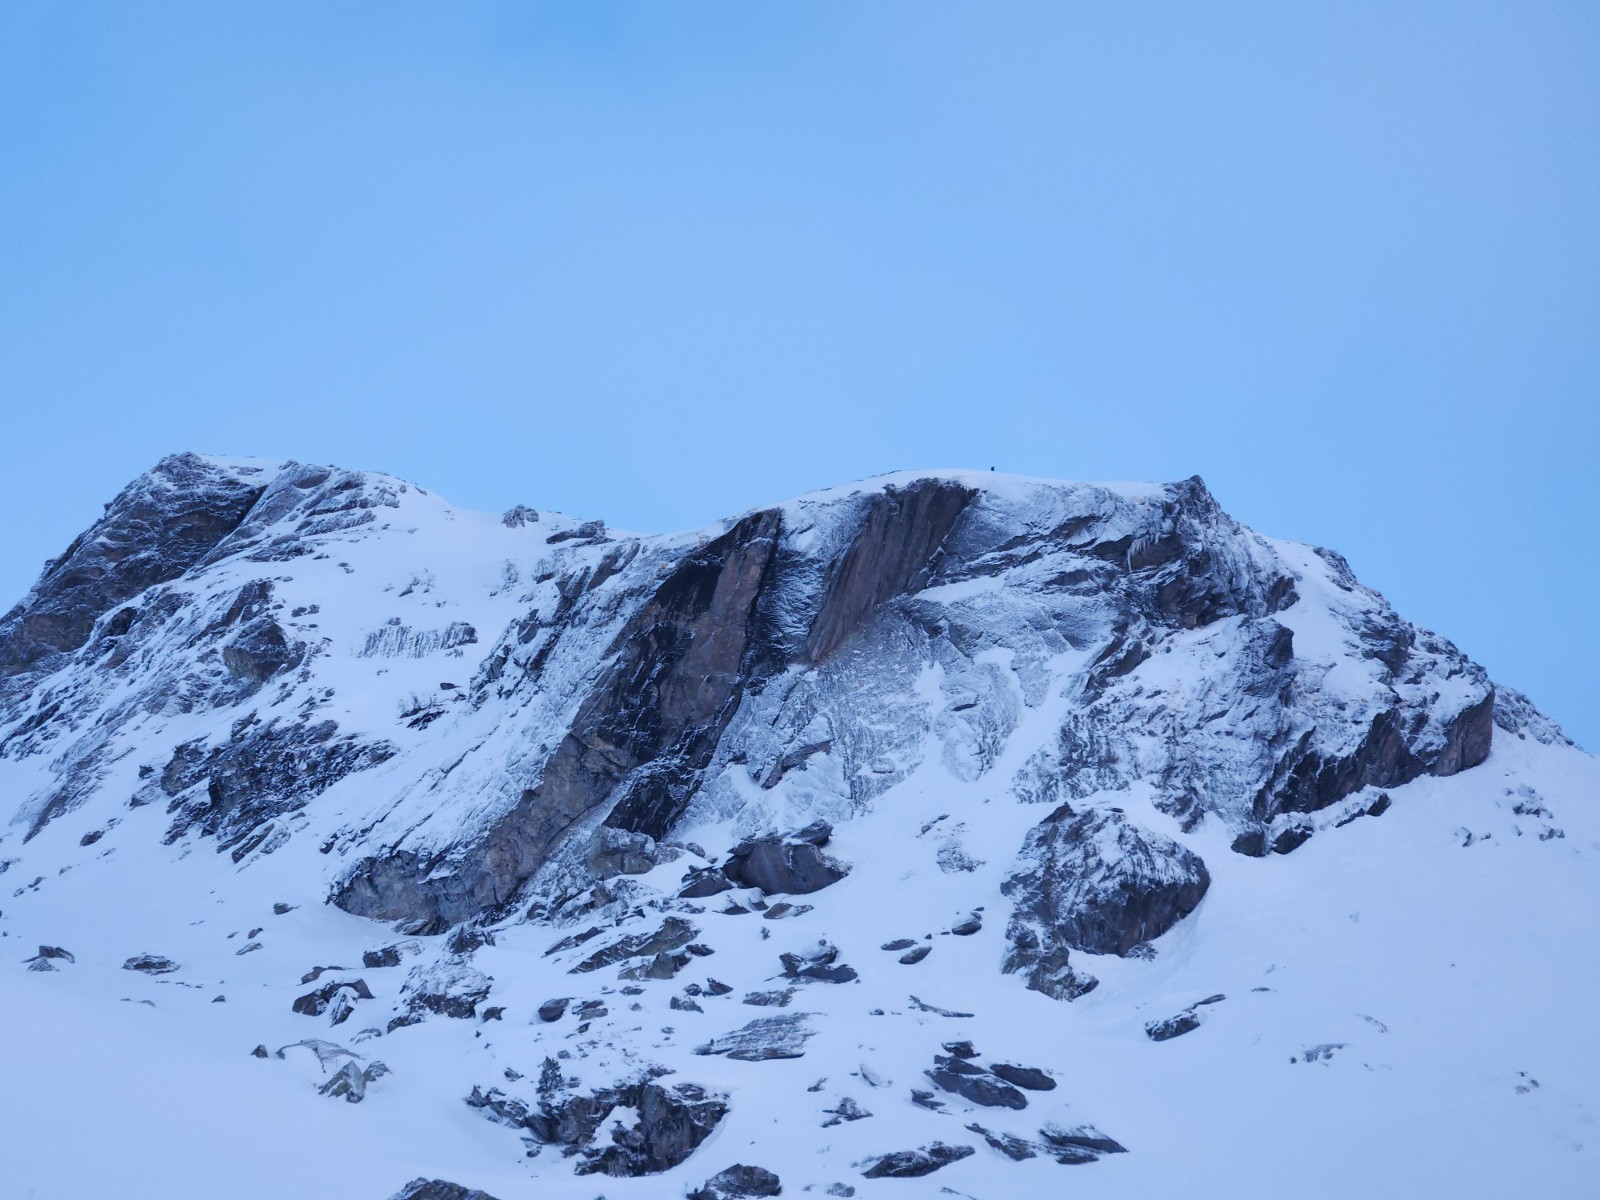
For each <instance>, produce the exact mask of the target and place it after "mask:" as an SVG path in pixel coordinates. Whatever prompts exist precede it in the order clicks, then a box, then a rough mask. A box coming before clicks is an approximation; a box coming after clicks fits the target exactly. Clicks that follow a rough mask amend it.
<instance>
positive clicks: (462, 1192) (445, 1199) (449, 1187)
mask: <svg viewBox="0 0 1600 1200" xmlns="http://www.w3.org/2000/svg"><path fill="white" fill-rule="evenodd" d="M507 515H508V516H509V515H510V514H507ZM389 1200H495V1198H494V1197H493V1196H491V1195H489V1193H488V1192H480V1191H478V1189H477V1188H465V1187H462V1186H461V1185H460V1184H459V1183H450V1182H447V1181H446V1180H443V1179H413V1180H412V1181H411V1182H410V1183H408V1184H406V1185H405V1187H403V1188H401V1189H400V1190H399V1191H398V1192H396V1193H395V1194H394V1195H393V1196H391V1197H390V1198H389Z"/></svg>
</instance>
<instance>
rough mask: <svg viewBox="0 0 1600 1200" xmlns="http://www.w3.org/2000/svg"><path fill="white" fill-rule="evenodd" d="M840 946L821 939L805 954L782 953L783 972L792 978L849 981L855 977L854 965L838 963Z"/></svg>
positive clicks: (825, 981) (828, 981)
mask: <svg viewBox="0 0 1600 1200" xmlns="http://www.w3.org/2000/svg"><path fill="white" fill-rule="evenodd" d="M838 957H839V948H838V947H837V946H835V945H833V943H831V942H825V941H819V942H818V943H817V944H816V946H815V947H814V948H812V949H811V950H808V951H806V952H805V953H804V954H780V955H779V956H778V961H779V962H781V963H782V964H783V973H784V974H785V975H787V976H788V977H789V978H790V979H816V980H820V981H821V982H823V983H849V982H850V981H851V980H853V979H855V977H856V973H855V969H854V968H853V967H847V966H845V965H843V964H842V963H837V962H836V960H837V959H838Z"/></svg>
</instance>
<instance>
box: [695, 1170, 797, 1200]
mask: <svg viewBox="0 0 1600 1200" xmlns="http://www.w3.org/2000/svg"><path fill="white" fill-rule="evenodd" d="M782 1192H783V1185H782V1184H781V1183H779V1181H778V1177H777V1176H776V1175H774V1174H773V1173H772V1172H771V1171H768V1170H767V1169H766V1168H765V1167H747V1166H745V1165H744V1164H742V1163H740V1164H736V1165H734V1166H731V1167H729V1168H728V1169H727V1170H726V1171H718V1172H717V1173H716V1174H715V1175H713V1176H712V1177H711V1178H710V1179H708V1180H706V1181H705V1183H704V1184H703V1185H701V1186H700V1187H698V1188H696V1189H695V1190H694V1191H692V1192H690V1193H689V1198H688V1200H753V1198H755V1197H761V1196H777V1195H780V1194H782Z"/></svg>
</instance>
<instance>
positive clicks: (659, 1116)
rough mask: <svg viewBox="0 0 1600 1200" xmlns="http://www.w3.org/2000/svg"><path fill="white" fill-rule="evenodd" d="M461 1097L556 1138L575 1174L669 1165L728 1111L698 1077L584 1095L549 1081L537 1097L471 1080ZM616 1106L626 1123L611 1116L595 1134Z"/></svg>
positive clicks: (626, 1172)
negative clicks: (574, 1158)
mask: <svg viewBox="0 0 1600 1200" xmlns="http://www.w3.org/2000/svg"><path fill="white" fill-rule="evenodd" d="M547 1061H548V1060H547ZM551 1082H552V1085H554V1084H556V1083H557V1082H558V1081H557V1080H556V1079H552V1081H551ZM467 1104H468V1105H469V1106H470V1107H472V1108H476V1109H480V1110H482V1111H483V1112H484V1114H485V1115H486V1116H488V1117H489V1118H490V1119H491V1120H494V1121H496V1122H497V1123H499V1124H502V1125H509V1126H511V1127H512V1128H519V1129H524V1130H526V1131H528V1133H529V1134H531V1135H532V1136H533V1138H534V1139H535V1140H536V1141H538V1142H542V1143H545V1144H556V1145H561V1146H563V1147H564V1148H565V1152H566V1153H569V1154H575V1155H578V1156H579V1159H580V1161H579V1163H578V1166H577V1167H576V1173H577V1174H579V1175H593V1174H605V1175H615V1176H637V1175H657V1174H660V1173H661V1172H662V1171H669V1170H671V1169H672V1168H673V1167H675V1166H677V1165H678V1164H679V1163H681V1162H683V1161H684V1160H685V1159H687V1158H688V1157H689V1155H690V1154H692V1153H693V1152H694V1150H695V1148H696V1147H697V1146H699V1145H700V1143H701V1142H703V1141H705V1139H706V1138H707V1137H709V1136H710V1134H711V1132H712V1131H713V1130H714V1129H715V1128H716V1127H717V1124H718V1122H720V1121H721V1120H722V1118H723V1117H725V1116H726V1115H727V1114H728V1103H727V1097H726V1096H723V1095H719V1094H717V1093H714V1092H708V1091H707V1090H706V1089H705V1088H702V1087H700V1086H699V1085H698V1084H693V1083H679V1084H674V1085H672V1086H670V1087H668V1086H663V1085H662V1084H659V1083H657V1082H655V1081H654V1080H653V1079H649V1078H646V1079H642V1080H639V1081H637V1082H635V1083H631V1084H623V1085H619V1086H616V1087H610V1088H603V1089H601V1090H599V1091H596V1092H592V1093H589V1094H586V1095H573V1096H563V1095H561V1094H560V1089H559V1088H558V1087H556V1086H552V1087H550V1088H543V1087H542V1088H541V1096H540V1099H539V1101H538V1103H536V1104H529V1103H527V1102H526V1101H523V1100H519V1099H517V1098H516V1097H513V1096H507V1095H506V1094H505V1093H504V1092H502V1091H500V1090H499V1089H498V1088H491V1089H490V1090H489V1091H488V1092H484V1091H482V1090H481V1089H479V1088H476V1087H475V1088H473V1089H472V1094H471V1095H469V1096H468V1097H467ZM619 1112H620V1113H623V1114H625V1115H626V1116H627V1117H630V1118H632V1123H631V1124H623V1122H622V1121H621V1120H617V1121H615V1122H613V1124H612V1127H611V1129H610V1131H609V1133H610V1137H609V1138H604V1137H602V1136H601V1127H602V1126H603V1125H604V1124H605V1122H606V1121H607V1120H609V1119H611V1118H612V1116H613V1114H615V1113H619Z"/></svg>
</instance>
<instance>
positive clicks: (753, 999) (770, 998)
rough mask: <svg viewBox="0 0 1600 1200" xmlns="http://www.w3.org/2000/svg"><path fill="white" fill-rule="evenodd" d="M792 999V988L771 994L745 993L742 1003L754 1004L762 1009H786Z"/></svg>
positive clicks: (781, 989)
mask: <svg viewBox="0 0 1600 1200" xmlns="http://www.w3.org/2000/svg"><path fill="white" fill-rule="evenodd" d="M793 999H794V989H793V988H780V989H778V990H776V991H771V992H746V993H745V997H744V1000H743V1001H742V1003H745V1004H754V1005H758V1006H760V1007H762V1008H787V1007H788V1005H789V1001H790V1000H793Z"/></svg>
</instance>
